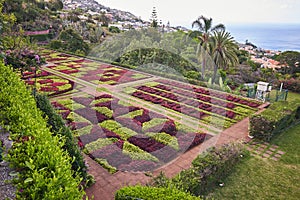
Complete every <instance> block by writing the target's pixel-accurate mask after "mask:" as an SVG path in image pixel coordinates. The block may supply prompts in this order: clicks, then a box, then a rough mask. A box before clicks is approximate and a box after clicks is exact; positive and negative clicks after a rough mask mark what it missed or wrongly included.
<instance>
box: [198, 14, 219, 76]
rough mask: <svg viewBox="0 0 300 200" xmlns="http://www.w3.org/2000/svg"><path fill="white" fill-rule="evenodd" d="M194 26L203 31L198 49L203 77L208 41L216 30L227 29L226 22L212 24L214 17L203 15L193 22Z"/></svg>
mask: <svg viewBox="0 0 300 200" xmlns="http://www.w3.org/2000/svg"><path fill="white" fill-rule="evenodd" d="M192 27H193V28H194V27H198V30H199V32H200V33H201V34H200V36H199V37H198V38H199V40H200V43H199V48H198V50H197V55H198V57H199V60H202V68H201V74H202V78H204V76H205V65H206V59H205V57H206V55H207V53H206V51H207V50H208V46H209V44H208V42H209V39H210V37H211V35H212V34H213V33H214V32H219V31H225V26H224V24H217V25H215V26H213V25H212V18H207V17H204V16H203V15H201V16H200V17H198V19H197V20H195V21H194V22H193V23H192Z"/></svg>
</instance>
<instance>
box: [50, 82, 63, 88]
mask: <svg viewBox="0 0 300 200" xmlns="http://www.w3.org/2000/svg"><path fill="white" fill-rule="evenodd" d="M66 84H67V83H61V82H56V83H52V84H51V86H53V87H57V86H63V85H66Z"/></svg>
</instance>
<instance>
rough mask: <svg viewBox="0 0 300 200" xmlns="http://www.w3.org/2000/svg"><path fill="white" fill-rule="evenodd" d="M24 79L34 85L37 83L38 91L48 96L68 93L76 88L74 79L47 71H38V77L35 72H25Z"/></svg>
mask: <svg viewBox="0 0 300 200" xmlns="http://www.w3.org/2000/svg"><path fill="white" fill-rule="evenodd" d="M22 79H23V80H24V81H25V83H27V84H28V85H30V86H32V87H34V85H35V86H36V89H37V91H39V92H42V93H44V94H46V95H48V96H53V95H58V94H63V93H67V92H69V91H71V90H73V89H74V82H73V81H70V80H67V79H64V78H61V77H59V76H55V75H53V74H51V73H49V72H46V71H39V72H37V74H36V78H35V75H34V72H24V73H23V77H22Z"/></svg>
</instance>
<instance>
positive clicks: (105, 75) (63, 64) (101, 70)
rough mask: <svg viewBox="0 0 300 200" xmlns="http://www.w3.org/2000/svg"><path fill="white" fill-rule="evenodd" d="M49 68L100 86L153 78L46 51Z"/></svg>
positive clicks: (108, 65)
mask: <svg viewBox="0 0 300 200" xmlns="http://www.w3.org/2000/svg"><path fill="white" fill-rule="evenodd" d="M43 55H44V56H45V58H46V61H47V62H48V63H51V64H50V65H48V66H47V67H48V68H50V69H53V70H56V71H58V72H61V73H63V74H67V75H70V76H72V77H76V78H80V79H82V80H84V81H87V82H90V83H94V84H99V85H103V84H106V85H118V84H122V83H128V82H131V81H136V80H141V79H145V78H149V77H151V76H150V75H145V74H142V73H138V72H135V71H130V70H126V69H122V68H120V67H116V66H113V65H110V64H105V63H99V62H96V61H91V60H88V59H84V58H78V57H75V56H70V55H67V54H64V53H57V52H54V51H49V50H44V53H43Z"/></svg>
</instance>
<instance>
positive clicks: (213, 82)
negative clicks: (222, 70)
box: [212, 65, 218, 84]
mask: <svg viewBox="0 0 300 200" xmlns="http://www.w3.org/2000/svg"><path fill="white" fill-rule="evenodd" d="M217 71H218V66H217V65H214V74H213V78H212V84H215V80H216V77H217Z"/></svg>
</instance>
